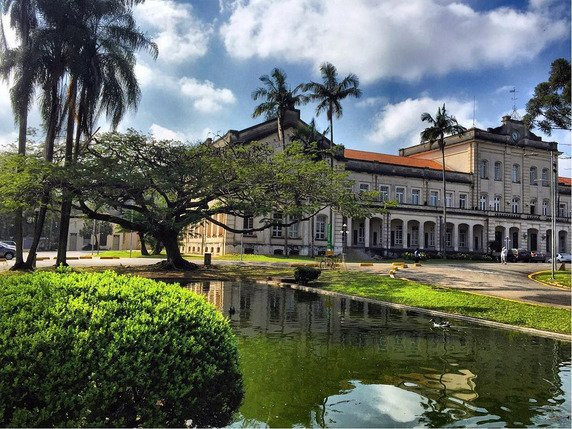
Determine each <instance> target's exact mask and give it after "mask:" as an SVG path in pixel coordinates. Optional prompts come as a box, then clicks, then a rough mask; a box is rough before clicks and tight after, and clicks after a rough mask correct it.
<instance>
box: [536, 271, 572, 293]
mask: <svg viewBox="0 0 572 429" xmlns="http://www.w3.org/2000/svg"><path fill="white" fill-rule="evenodd" d="M554 274H555V276H554V277H555V278H554V279H553V278H552V273H551V271H542V272H539V273H534V274H533V275H532V276H531V278H533V279H534V280H537V281H539V282H541V283H546V284H548V285H552V286H558V287H561V288H565V289H570V276H571V274H570V271H557V272H556V273H554Z"/></svg>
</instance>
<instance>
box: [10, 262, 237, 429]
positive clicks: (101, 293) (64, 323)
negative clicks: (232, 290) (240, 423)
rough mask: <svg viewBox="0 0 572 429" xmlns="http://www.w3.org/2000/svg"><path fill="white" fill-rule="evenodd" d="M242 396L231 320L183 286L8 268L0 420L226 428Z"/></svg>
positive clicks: (29, 423) (22, 423) (31, 423)
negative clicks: (13, 271) (14, 273)
mask: <svg viewBox="0 0 572 429" xmlns="http://www.w3.org/2000/svg"><path fill="white" fill-rule="evenodd" d="M242 396H243V385H242V377H241V375H240V370H239V362H238V353H237V347H236V342H235V338H234V335H233V333H232V331H231V329H230V326H229V324H228V322H227V321H226V320H225V318H224V317H223V316H222V315H221V314H220V313H218V312H217V311H216V310H215V308H214V307H213V306H211V305H210V304H208V303H207V302H206V301H205V300H204V299H203V298H202V297H199V296H198V295H196V294H194V293H192V292H190V291H188V290H185V289H183V288H181V287H180V286H178V285H167V284H165V283H160V282H154V281H152V280H146V279H142V278H138V277H130V276H120V275H117V274H115V273H111V272H106V273H103V274H78V273H64V274H62V273H46V272H42V273H35V274H27V275H21V276H4V277H2V276H0V398H1V399H0V426H24V427H30V426H44V427H45V426H68V427H69V426H78V427H85V426H100V427H102V426H130V427H134V426H179V427H181V426H185V425H186V424H187V425H188V424H192V425H197V426H207V425H213V426H222V425H225V424H227V423H228V422H229V421H230V419H231V417H232V414H233V413H234V412H235V411H236V409H237V408H238V406H239V405H240V402H241V400H242ZM189 420H190V421H189Z"/></svg>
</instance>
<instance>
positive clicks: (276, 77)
mask: <svg viewBox="0 0 572 429" xmlns="http://www.w3.org/2000/svg"><path fill="white" fill-rule="evenodd" d="M286 77H287V76H286V73H284V72H283V71H282V70H280V69H279V68H274V69H273V70H272V74H271V75H270V76H268V75H266V74H265V75H262V76H260V81H261V82H262V83H263V84H264V86H261V87H259V88H257V89H256V90H254V91H253V92H252V98H253V99H254V100H258V99H263V100H264V101H263V102H262V103H260V104H259V105H258V106H256V108H255V109H254V112H253V113H252V117H253V118H257V117H259V116H262V115H265V116H266V119H268V120H270V119H276V123H277V126H278V139H279V140H280V142H281V143H282V149H285V148H286V139H285V137H284V115H285V113H286V111H288V110H293V109H294V108H296V106H297V105H299V104H302V103H304V102H305V101H306V97H305V96H304V95H303V94H301V93H299V92H300V91H301V90H302V88H303V86H304V85H302V84H300V85H298V86H296V87H295V88H294V89H293V90H292V89H290V87H289V86H288V85H287V84H286Z"/></svg>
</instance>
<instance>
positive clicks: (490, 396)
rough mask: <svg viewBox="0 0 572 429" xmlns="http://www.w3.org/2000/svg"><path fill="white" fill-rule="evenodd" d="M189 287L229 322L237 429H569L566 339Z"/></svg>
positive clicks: (240, 287)
mask: <svg viewBox="0 0 572 429" xmlns="http://www.w3.org/2000/svg"><path fill="white" fill-rule="evenodd" d="M188 288H190V289H192V290H193V291H195V292H197V293H200V294H203V295H205V296H206V298H207V299H208V301H209V302H211V303H212V304H214V305H215V306H216V307H217V308H218V309H219V310H220V311H222V312H223V313H224V314H226V315H227V316H229V313H228V310H229V309H230V307H231V306H232V307H234V308H235V309H236V313H235V314H233V315H231V316H230V319H231V323H232V325H233V327H234V328H235V331H236V333H237V335H238V336H239V347H240V353H241V362H242V367H243V372H244V377H245V388H246V396H245V400H244V403H243V405H242V407H241V409H240V415H239V416H237V420H236V422H235V424H234V425H235V426H272V427H277V426H279V427H289V426H300V425H301V426H320V427H326V426H337V427H347V426H352V427H402V426H404V427H411V426H420V425H421V426H430V427H436V426H444V425H453V426H475V425H485V426H507V425H508V426H512V427H519V426H530V425H535V426H536V425H546V426H553V427H569V426H570V388H569V385H570V344H568V343H562V342H559V341H554V340H550V339H546V338H539V337H532V336H528V335H524V334H520V333H516V332H508V331H500V330H495V329H491V328H486V327H481V326H476V325H469V324H465V323H461V322H455V323H454V326H453V327H452V329H450V330H448V331H443V330H441V329H436V328H433V327H432V324H431V323H429V320H428V317H425V316H422V315H419V314H417V313H415V312H412V311H406V310H397V309H392V308H388V307H385V306H381V305H377V304H370V303H367V302H363V301H357V300H351V299H340V298H334V297H327V296H320V295H316V294H311V293H306V292H302V291H295V290H291V289H280V288H273V287H267V286H264V285H254V284H240V283H229V282H204V283H194V284H190V285H188Z"/></svg>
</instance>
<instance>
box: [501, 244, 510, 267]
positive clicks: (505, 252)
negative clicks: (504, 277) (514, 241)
mask: <svg viewBox="0 0 572 429" xmlns="http://www.w3.org/2000/svg"><path fill="white" fill-rule="evenodd" d="M507 255H508V250H507V248H506V247H504V246H503V248H502V250H501V252H500V261H501V264H506V257H507Z"/></svg>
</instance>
